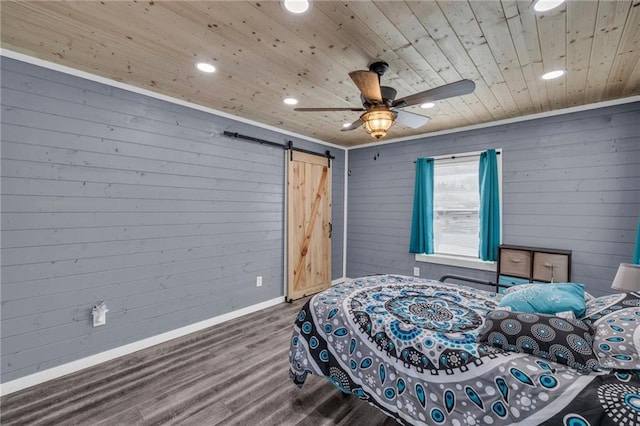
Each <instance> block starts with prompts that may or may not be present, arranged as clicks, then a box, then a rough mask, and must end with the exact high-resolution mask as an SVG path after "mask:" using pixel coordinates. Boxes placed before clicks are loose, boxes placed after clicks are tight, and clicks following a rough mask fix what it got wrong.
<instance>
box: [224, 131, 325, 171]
mask: <svg viewBox="0 0 640 426" xmlns="http://www.w3.org/2000/svg"><path fill="white" fill-rule="evenodd" d="M224 135H225V136H228V137H230V138H238V139H244V140H247V141H250V142H256V143H259V144H260V145H269V146H275V147H278V148H282V149H285V150H287V149H288V150H291V151H298V152H304V153H306V154H311V155H318V156H320V157H326V158H327V159H330V160H333V159H335V158H336V157H334V156H333V155H331V151H329V150H327V151H326V152H325V153H324V154H319V153H317V152H314V151H310V150H308V149H304V148H297V147H295V146H293V142H292V141H289V142H288V143H287V144H286V145H285V144H281V143H277V142H271V141H267V140H264V139H258V138H254V137H253V136H247V135H241V134H240V133H236V132H228V131H226V130H225V131H224ZM329 166H331V165H329Z"/></svg>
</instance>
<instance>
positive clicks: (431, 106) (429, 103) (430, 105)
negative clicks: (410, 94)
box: [420, 102, 436, 109]
mask: <svg viewBox="0 0 640 426" xmlns="http://www.w3.org/2000/svg"><path fill="white" fill-rule="evenodd" d="M434 106H436V104H434V103H433V102H426V103H424V104H422V105H420V108H423V109H429V108H433V107H434Z"/></svg>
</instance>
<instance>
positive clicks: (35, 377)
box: [0, 296, 284, 396]
mask: <svg viewBox="0 0 640 426" xmlns="http://www.w3.org/2000/svg"><path fill="white" fill-rule="evenodd" d="M283 302H284V297H282V296H281V297H276V298H275V299H271V300H266V301H264V302H261V303H257V304H255V305H251V306H247V307H246V308H241V309H238V310H235V311H233V312H228V313H226V314H222V315H218V316H217V317H213V318H209V319H207V320H204V321H200V322H197V323H195V324H190V325H187V326H185V327H181V328H178V329H175V330H171V331H167V332H166V333H161V334H158V335H155V336H152V337H149V338H146V339H142V340H138V341H137V342H133V343H129V344H128V345H124V346H119V347H117V348H114V349H110V350H108V351H105V352H101V353H99V354H95V355H91V356H88V357H86V358H81V359H79V360H76V361H72V362H69V363H67V364H63V365H59V366H57V367H53V368H49V369H47V370H44V371H40V372H38V373H34V374H30V375H28V376H24V377H20V378H19V379H15V380H11V381H9V382H5V383H2V384H0V396H5V395H9V394H10V393H14V392H17V391H20V390H22V389H26V388H30V387H31V386H35V385H38V384H40V383H44V382H47V381H49V380H53V379H57V378H59V377H62V376H66V375H67V374H71V373H75V372H77V371H80V370H83V369H85V368H89V367H93V366H95V365H98V364H101V363H103V362H107V361H111V360H113V359H116V358H119V357H121V356H124V355H128V354H131V353H133V352H137V351H139V350H142V349H147V348H150V347H151V346H155V345H158V344H160V343H165V342H168V341H169V340H173V339H177V338H178V337H182V336H186V335H187V334H190V333H195V332H197V331H200V330H204V329H205V328H209V327H212V326H214V325H218V324H221V323H223V322H226V321H229V320H232V319H235V318H239V317H241V316H244V315H248V314H251V313H253V312H257V311H260V310H262V309H266V308H269V307H271V306H275V305H278V304H280V303H283Z"/></svg>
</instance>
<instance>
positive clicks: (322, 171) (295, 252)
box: [287, 151, 331, 300]
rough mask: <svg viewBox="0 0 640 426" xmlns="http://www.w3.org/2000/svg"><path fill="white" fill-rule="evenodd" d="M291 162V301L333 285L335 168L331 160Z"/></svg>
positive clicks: (303, 157) (301, 156) (295, 155)
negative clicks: (333, 176)
mask: <svg viewBox="0 0 640 426" xmlns="http://www.w3.org/2000/svg"><path fill="white" fill-rule="evenodd" d="M290 153H291V155H292V157H290V158H288V159H287V164H288V165H287V167H288V170H287V204H288V206H287V222H288V223H287V269H288V272H287V300H294V299H299V298H301V297H303V296H306V295H309V294H313V293H317V292H319V291H322V290H324V289H326V288H329V286H330V285H331V169H330V168H329V163H328V162H329V160H328V159H327V157H321V156H319V155H312V154H307V153H302V152H297V151H290Z"/></svg>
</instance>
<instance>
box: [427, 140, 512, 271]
mask: <svg viewBox="0 0 640 426" xmlns="http://www.w3.org/2000/svg"><path fill="white" fill-rule="evenodd" d="M498 152H499V150H498ZM434 159H435V164H434V185H433V189H434V194H433V204H434V206H433V234H434V254H431V255H424V254H418V255H416V260H417V261H423V262H432V263H440V264H446V265H452V266H463V267H469V268H476V269H484V270H495V264H494V262H483V261H481V260H480V259H478V246H479V240H480V237H479V209H480V189H479V182H478V180H479V176H478V175H479V161H480V152H473V153H464V154H456V155H453V156H447V157H435V158H434ZM498 173H499V175H500V176H502V162H501V156H500V155H499V156H498ZM500 198H502V197H500ZM501 210H502V209H501Z"/></svg>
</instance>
